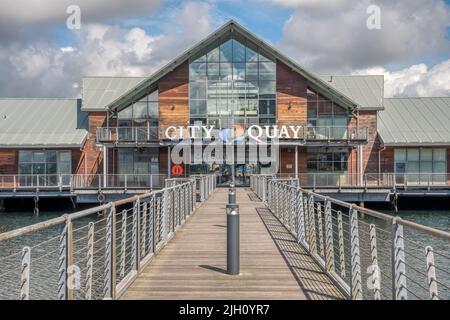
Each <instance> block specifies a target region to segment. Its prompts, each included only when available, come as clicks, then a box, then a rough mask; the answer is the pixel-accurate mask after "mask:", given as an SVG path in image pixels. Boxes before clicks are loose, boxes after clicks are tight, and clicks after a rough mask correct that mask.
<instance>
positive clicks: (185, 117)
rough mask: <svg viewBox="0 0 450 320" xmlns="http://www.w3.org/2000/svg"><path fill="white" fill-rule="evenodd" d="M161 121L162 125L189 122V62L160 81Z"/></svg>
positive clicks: (186, 123)
mask: <svg viewBox="0 0 450 320" xmlns="http://www.w3.org/2000/svg"><path fill="white" fill-rule="evenodd" d="M158 90H159V122H160V125H162V126H172V125H175V126H186V125H188V124H189V64H188V62H185V63H183V64H182V65H180V66H179V67H177V68H176V69H175V70H173V71H172V72H170V73H169V74H167V75H166V76H165V77H164V78H162V79H161V80H160V81H159V83H158Z"/></svg>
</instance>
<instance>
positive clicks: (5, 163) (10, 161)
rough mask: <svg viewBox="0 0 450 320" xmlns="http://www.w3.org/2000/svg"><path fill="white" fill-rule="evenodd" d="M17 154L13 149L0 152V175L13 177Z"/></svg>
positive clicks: (16, 170)
mask: <svg viewBox="0 0 450 320" xmlns="http://www.w3.org/2000/svg"><path fill="white" fill-rule="evenodd" d="M18 162H19V161H18V152H17V150H15V149H4V150H0V174H2V175H3V174H4V175H15V174H17V173H18V172H19V169H18Z"/></svg>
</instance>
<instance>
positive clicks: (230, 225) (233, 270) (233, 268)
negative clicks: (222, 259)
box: [227, 208, 240, 275]
mask: <svg viewBox="0 0 450 320" xmlns="http://www.w3.org/2000/svg"><path fill="white" fill-rule="evenodd" d="M236 209H237V208H236ZM236 209H234V210H232V211H231V212H229V213H227V273H228V274H229V275H238V274H239V264H240V262H239V255H240V252H239V241H240V239H239V213H238V211H236Z"/></svg>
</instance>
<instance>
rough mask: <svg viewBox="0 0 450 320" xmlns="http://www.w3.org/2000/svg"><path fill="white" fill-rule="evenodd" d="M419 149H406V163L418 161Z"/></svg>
mask: <svg viewBox="0 0 450 320" xmlns="http://www.w3.org/2000/svg"><path fill="white" fill-rule="evenodd" d="M419 155H420V149H408V161H419V160H420V156H419Z"/></svg>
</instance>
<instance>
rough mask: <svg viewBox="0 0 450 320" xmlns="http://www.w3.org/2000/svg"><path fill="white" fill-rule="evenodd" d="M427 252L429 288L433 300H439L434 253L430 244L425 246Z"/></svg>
mask: <svg viewBox="0 0 450 320" xmlns="http://www.w3.org/2000/svg"><path fill="white" fill-rule="evenodd" d="M425 254H426V259H427V276H428V288H429V292H430V299H431V300H439V295H438V288H437V279H436V268H435V267H434V253H433V248H432V247H430V246H428V247H426V248H425Z"/></svg>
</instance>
